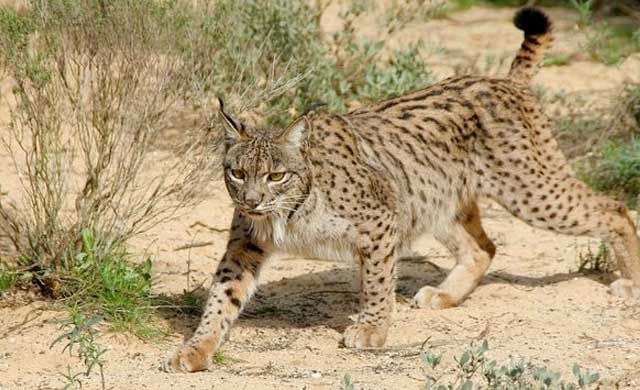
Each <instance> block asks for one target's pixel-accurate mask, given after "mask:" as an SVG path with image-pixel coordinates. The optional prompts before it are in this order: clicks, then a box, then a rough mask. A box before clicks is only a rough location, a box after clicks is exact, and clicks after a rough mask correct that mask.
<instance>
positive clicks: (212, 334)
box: [165, 8, 640, 372]
mask: <svg viewBox="0 0 640 390" xmlns="http://www.w3.org/2000/svg"><path fill="white" fill-rule="evenodd" d="M515 22H516V25H517V26H518V27H519V28H521V29H522V30H523V31H524V32H525V39H524V42H523V44H522V47H521V49H520V51H519V52H518V54H517V56H516V59H515V60H514V62H513V65H512V68H511V71H510V73H509V77H508V78H506V79H499V78H486V77H473V76H465V77H454V78H449V79H447V80H444V81H442V82H440V83H438V84H436V85H433V86H430V87H428V88H425V89H423V90H420V91H417V92H414V93H410V94H407V95H405V96H401V97H398V98H395V99H391V100H387V101H383V102H380V103H378V104H375V105H372V106H370V107H366V108H363V109H359V110H357V111H354V112H351V113H349V114H347V115H332V114H312V115H308V116H305V117H302V118H300V119H298V120H297V121H296V122H295V123H294V124H292V125H291V126H290V127H289V128H287V129H285V130H282V131H280V130H258V129H254V128H251V127H249V126H246V125H244V124H242V123H240V122H238V121H237V120H235V119H233V118H232V117H230V116H229V115H227V114H226V113H225V112H224V111H223V110H221V112H222V116H223V118H224V119H225V120H226V122H227V124H228V126H227V127H228V133H227V143H226V153H225V159H224V167H225V182H226V185H227V188H228V191H229V194H230V196H231V198H232V199H233V201H234V202H235V204H236V211H235V216H234V219H233V223H232V226H231V234H230V238H229V243H228V247H227V252H226V254H225V255H224V257H223V259H222V261H221V262H220V264H219V266H218V270H217V271H216V274H215V278H214V282H213V285H212V287H211V291H210V296H209V300H208V302H207V304H206V307H205V313H204V315H203V317H202V320H201V323H200V325H199V326H198V329H197V330H196V332H195V334H194V336H193V337H192V338H191V339H190V340H189V341H187V342H186V343H185V344H184V345H183V346H182V347H181V348H180V349H179V350H178V351H177V352H176V353H174V354H172V355H171V356H170V357H169V358H168V360H167V361H166V363H165V368H166V369H167V370H168V371H184V372H188V371H197V370H203V369H206V368H208V367H209V365H210V364H211V358H212V356H213V354H214V352H215V351H216V350H217V348H218V347H219V345H220V343H221V342H222V340H223V338H224V335H225V333H226V332H227V331H228V330H229V328H230V327H231V324H232V322H233V321H234V320H235V319H236V318H237V317H238V315H239V313H240V311H241V310H242V307H243V306H244V305H245V304H246V302H247V301H248V299H249V298H250V297H251V294H252V293H253V292H254V290H255V288H256V283H257V281H258V276H259V273H260V270H261V268H262V267H263V266H264V264H265V262H266V261H267V259H268V258H269V256H270V255H271V254H272V253H273V252H274V251H277V250H280V251H285V252H290V253H293V254H298V255H303V256H309V255H311V256H319V257H325V258H326V257H332V258H349V259H355V261H356V262H357V264H358V265H359V267H360V284H361V290H362V293H361V311H360V314H359V316H358V319H357V322H356V323H355V324H353V325H351V326H350V327H348V328H347V329H346V331H345V333H344V344H345V345H346V346H348V347H379V346H382V345H383V344H384V342H385V340H386V337H387V332H388V330H389V326H390V325H391V322H392V317H393V312H394V303H395V298H394V269H395V264H396V260H397V257H398V253H399V252H400V251H401V250H403V248H407V247H408V246H409V245H410V243H411V242H412V241H413V240H414V239H415V238H416V237H418V236H419V235H421V234H423V233H425V232H429V233H431V234H433V235H434V236H435V237H436V238H437V239H438V240H439V241H440V242H441V243H442V244H444V245H445V246H446V247H447V248H448V249H449V250H450V251H451V253H452V254H453V255H454V256H455V258H456V259H457V264H456V265H455V266H454V268H453V269H452V270H451V272H450V274H449V275H448V276H447V278H446V279H445V280H444V281H443V282H442V283H441V284H440V285H439V286H437V287H432V286H425V287H423V288H421V289H420V290H419V291H418V293H417V294H416V295H415V298H414V303H415V306H417V307H427V308H435V309H439V308H446V307H451V306H455V305H458V304H459V303H460V302H461V301H462V300H463V299H464V298H465V297H466V296H467V295H468V294H469V293H471V292H472V291H473V289H474V288H475V287H476V285H477V284H478V282H479V281H480V279H481V278H482V276H483V275H484V273H485V271H486V270H487V268H488V267H489V265H490V263H491V259H492V258H493V256H494V254H495V251H496V248H495V246H494V244H493V243H492V242H491V240H490V239H489V238H488V237H487V235H486V233H485V231H484V229H483V228H482V224H481V222H480V215H479V211H478V207H477V205H476V199H478V197H482V196H485V197H489V198H492V199H494V200H496V201H497V202H499V203H500V204H501V205H503V206H504V207H505V208H506V209H507V210H509V211H510V212H511V213H512V214H513V215H515V216H516V217H518V218H520V219H522V220H523V221H526V222H527V223H529V224H530V225H533V226H535V227H539V228H544V229H549V230H553V231H556V232H559V233H564V234H573V235H583V234H585V235H591V236H595V237H598V238H602V239H605V240H607V241H609V242H610V243H611V244H612V246H613V248H614V250H615V252H616V255H617V258H618V264H619V266H620V270H621V273H622V278H621V279H619V280H618V281H616V282H614V283H613V284H612V291H613V292H614V293H616V294H618V295H622V296H625V297H630V296H634V295H636V296H637V295H638V291H639V290H638V287H640V259H639V257H638V256H639V255H638V254H639V253H640V247H639V245H638V237H637V236H636V233H635V227H634V225H633V223H632V222H631V220H630V218H629V217H628V214H627V211H626V209H625V207H624V206H623V205H622V204H621V203H618V202H615V201H613V200H610V199H608V198H607V197H604V196H602V195H599V194H596V193H594V192H593V191H592V190H590V189H589V188H588V187H587V186H586V185H585V184H583V183H582V182H580V181H579V180H577V179H576V178H575V177H574V176H573V175H572V173H571V170H570V168H569V166H568V165H567V162H566V160H565V158H564V157H563V155H562V153H561V152H560V151H559V149H558V147H557V145H556V141H555V140H554V139H553V137H552V135H551V130H550V126H549V122H548V120H547V119H546V118H545V117H544V115H543V113H542V112H541V110H540V107H539V106H538V104H537V102H536V98H535V97H534V95H533V93H532V92H531V91H530V89H529V87H528V83H529V81H530V79H531V77H532V75H533V74H534V70H535V68H536V66H537V65H538V61H539V60H540V58H541V56H542V53H541V51H542V49H543V48H544V46H545V45H546V43H548V42H550V36H549V32H550V29H551V24H550V23H549V20H548V18H547V17H546V15H544V14H543V13H542V12H541V11H539V10H536V9H532V8H527V9H525V10H523V11H521V12H520V13H519V14H518V15H517V16H516V19H515ZM283 172H285V174H286V180H283V181H279V180H275V179H280V177H281V176H280V174H281V173H283Z"/></svg>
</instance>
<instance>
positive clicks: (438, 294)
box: [413, 286, 458, 309]
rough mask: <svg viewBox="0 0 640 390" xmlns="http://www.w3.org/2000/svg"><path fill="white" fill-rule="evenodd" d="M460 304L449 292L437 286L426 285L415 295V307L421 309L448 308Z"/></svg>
mask: <svg viewBox="0 0 640 390" xmlns="http://www.w3.org/2000/svg"><path fill="white" fill-rule="evenodd" d="M457 304H458V302H456V300H455V299H453V298H452V297H451V295H449V294H448V293H446V292H444V291H443V290H440V289H439V288H436V287H431V286H424V287H422V288H421V289H420V291H418V293H417V294H416V295H415V296H414V297H413V307H418V308H421V309H446V308H449V307H454V306H456V305H457Z"/></svg>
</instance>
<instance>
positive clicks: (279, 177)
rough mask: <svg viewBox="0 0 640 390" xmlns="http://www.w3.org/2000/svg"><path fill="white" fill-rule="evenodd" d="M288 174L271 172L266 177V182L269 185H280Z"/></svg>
mask: <svg viewBox="0 0 640 390" xmlns="http://www.w3.org/2000/svg"><path fill="white" fill-rule="evenodd" d="M287 176H288V174H287V172H271V173H270V174H269V175H267V180H269V181H270V182H271V183H280V182H283V181H285V180H286V178H287Z"/></svg>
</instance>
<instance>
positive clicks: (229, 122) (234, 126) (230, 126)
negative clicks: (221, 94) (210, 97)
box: [218, 98, 247, 143]
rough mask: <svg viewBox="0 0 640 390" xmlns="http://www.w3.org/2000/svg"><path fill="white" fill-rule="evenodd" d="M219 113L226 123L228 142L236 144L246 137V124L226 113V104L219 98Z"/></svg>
mask: <svg viewBox="0 0 640 390" xmlns="http://www.w3.org/2000/svg"><path fill="white" fill-rule="evenodd" d="M218 112H219V113H220V116H221V117H222V119H224V122H225V123H226V126H225V130H226V138H227V142H229V143H235V142H237V141H238V140H239V139H240V138H243V137H246V135H247V133H246V131H245V125H244V123H242V122H240V121H239V120H237V119H235V118H233V117H232V116H230V115H229V114H227V113H226V112H224V102H223V101H222V99H221V98H218Z"/></svg>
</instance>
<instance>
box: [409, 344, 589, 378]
mask: <svg viewBox="0 0 640 390" xmlns="http://www.w3.org/2000/svg"><path fill="white" fill-rule="evenodd" d="M488 351H489V345H488V343H487V341H486V340H485V341H483V342H482V344H480V345H479V346H475V345H473V344H472V345H471V346H469V347H468V348H467V349H466V350H465V351H464V352H463V353H462V355H461V356H460V357H454V361H455V363H456V366H455V379H454V380H453V381H446V380H443V378H444V377H445V374H444V373H443V372H439V371H438V367H440V363H441V358H442V355H441V354H440V355H439V354H435V353H434V352H432V351H429V350H427V351H425V352H423V353H422V355H421V357H422V361H423V363H424V366H425V376H426V383H425V389H428V390H429V389H433V390H453V389H456V390H472V389H561V390H575V389H588V388H592V387H593V385H596V384H597V382H598V380H599V379H600V376H599V374H597V373H594V372H591V371H589V370H588V369H587V370H584V369H582V368H581V367H580V366H578V365H577V364H575V365H574V366H573V374H574V377H575V380H576V382H565V381H563V380H562V378H561V375H560V373H558V372H554V371H551V370H550V369H548V368H547V367H539V366H536V365H534V364H533V363H530V362H527V361H526V360H524V359H519V360H512V361H511V362H510V363H509V364H506V365H499V364H498V362H497V361H496V360H492V359H489V358H488V357H487V352H488Z"/></svg>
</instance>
